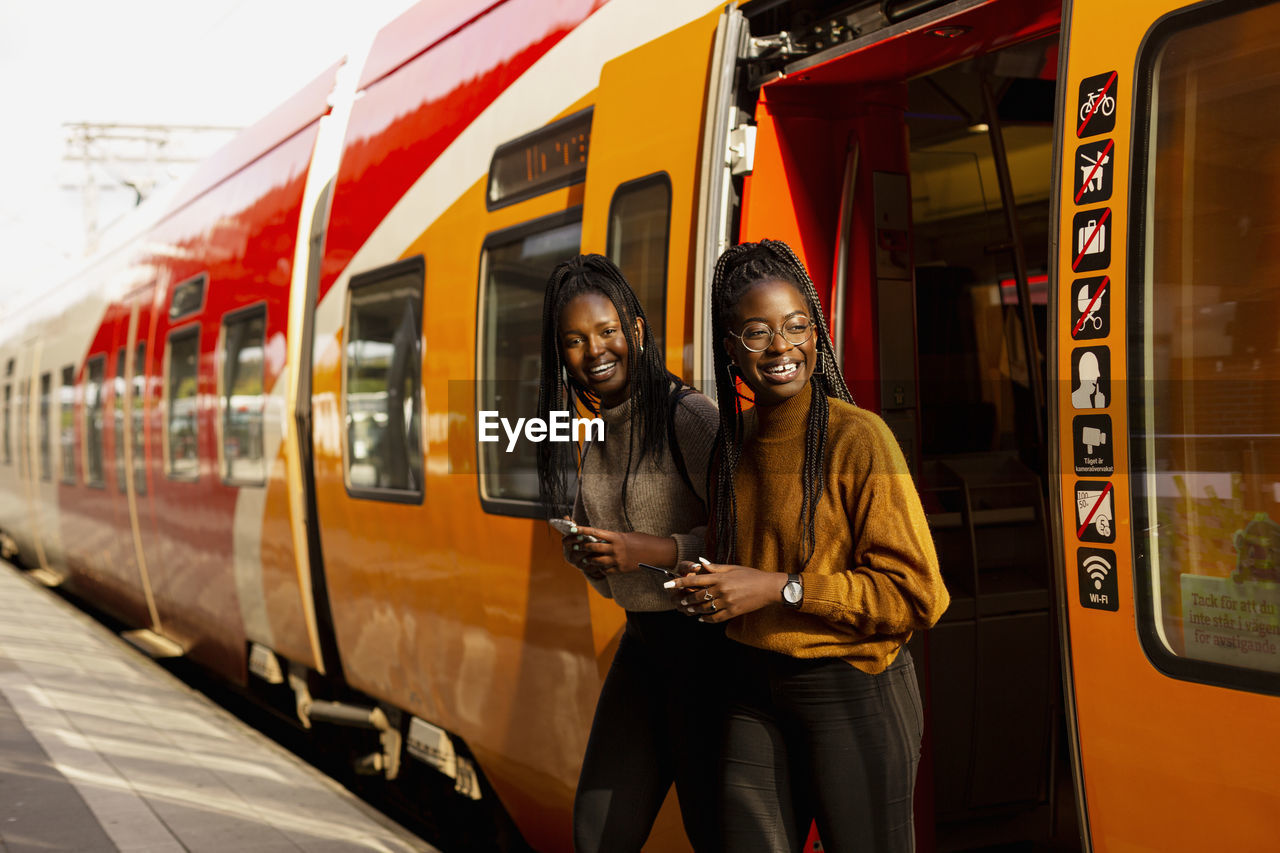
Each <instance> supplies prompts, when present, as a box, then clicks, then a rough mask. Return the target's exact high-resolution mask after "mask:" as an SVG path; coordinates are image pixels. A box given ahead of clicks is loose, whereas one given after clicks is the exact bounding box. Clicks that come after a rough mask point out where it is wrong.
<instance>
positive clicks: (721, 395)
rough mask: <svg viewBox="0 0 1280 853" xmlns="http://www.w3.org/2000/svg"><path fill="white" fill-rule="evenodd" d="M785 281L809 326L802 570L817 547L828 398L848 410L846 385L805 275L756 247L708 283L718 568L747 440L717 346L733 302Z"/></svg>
mask: <svg viewBox="0 0 1280 853" xmlns="http://www.w3.org/2000/svg"><path fill="white" fill-rule="evenodd" d="M768 281H783V282H786V283H788V284H790V285H791V286H793V287H794V288H795V289H796V290H798V291H800V295H801V296H803V297H804V300H805V303H806V305H807V308H808V313H809V317H810V319H811V320H812V321H813V324H814V326H815V332H814V336H815V338H816V344H817V346H816V351H817V364H815V365H814V367H813V373H812V374H811V375H810V377H809V382H810V383H811V384H812V385H813V387H814V393H813V402H812V403H811V404H810V406H809V418H808V422H807V423H806V424H805V433H804V471H803V473H802V475H801V476H802V481H801V482H802V486H803V498H802V502H801V505H800V520H801V525H802V527H801V533H802V541H803V542H804V553H803V554H801V557H802V565H808V563H809V558H810V557H812V556H813V552H814V549H815V547H816V542H815V537H816V534H815V532H814V527H815V525H814V515H815V513H816V511H817V506H818V499H819V497H820V496H821V494H822V482H823V479H824V474H825V468H826V456H825V451H826V444H827V421H828V417H829V413H830V407H829V405H828V403H827V398H828V397H835V398H837V399H840V400H844V401H845V402H846V403H852V402H853V395H852V394H850V393H849V387H848V385H846V384H845V381H844V374H843V373H842V372H841V370H840V367H839V364H838V362H837V361H836V357H835V349H834V347H833V346H832V344H831V334H830V332H829V331H828V330H827V320H826V317H825V315H824V314H823V313H822V303H821V302H820V301H819V300H818V291H817V290H815V289H814V286H813V281H811V280H810V278H809V273H808V272H807V271H806V270H805V268H804V264H802V263H801V262H800V259H799V258H797V257H796V255H795V252H793V251H792V250H791V247H790V246H788V245H787V244H786V243H783V242H781V241H778V240H761V241H760V242H759V243H743V244H741V245H738V246H733V247H731V248H729V249H727V250H726V251H725V253H724V254H722V255H721V256H720V259H719V260H718V261H716V270H715V277H714V278H713V279H712V282H711V339H712V341H713V342H715V344H716V345H714V346H713V347H712V351H713V352H714V359H715V361H714V365H715V377H716V403H717V404H718V405H719V407H720V432H719V437H718V444H719V449H720V456H719V462H720V464H719V466H718V469H717V472H716V507H715V547H716V559H717V562H721V563H731V562H733V561H734V559H736V556H735V554H734V551H735V547H734V531H735V530H736V528H737V522H738V502H737V495H736V493H735V492H734V482H733V481H734V474H735V473H736V472H737V470H738V462H739V460H740V459H741V458H742V443H743V440H744V438H745V436H744V427H743V420H742V400H741V397H740V395H739V393H738V388H737V384H736V383H735V381H734V365H733V362H732V360H731V359H730V358H729V354H728V353H727V352H726V351H725V348H724V347H723V346H720V345H718V344H719V342H720V341H723V340H725V339H726V338H728V337H729V334H730V332H731V331H736V329H734V328H733V320H734V317H733V312H734V309H735V308H737V305H738V301H739V300H740V299H741V298H742V296H743V294H745V293H746V292H747V291H748V290H749V289H751V288H752V287H753V286H755V285H757V284H760V283H762V282H768Z"/></svg>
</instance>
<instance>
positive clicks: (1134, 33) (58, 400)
mask: <svg viewBox="0 0 1280 853" xmlns="http://www.w3.org/2000/svg"><path fill="white" fill-rule="evenodd" d="M1277 45H1280V3H1275V2H1259V0H1205V1H1204V2H1188V1H1187V0H1130V2H1126V3H1115V2H1103V0H1066V2H1059V0H884V2H879V1H878V0H875V1H874V2H873V1H872V0H856V1H855V2H849V0H747V2H741V3H733V2H731V3H724V2H719V3H710V2H704V0H607V1H606V0H554V2H552V0H456V2H449V3H443V2H434V0H426V2H422V3H420V4H418V5H417V6H415V7H413V8H411V9H409V10H408V11H406V12H405V13H404V14H403V15H402V16H400V17H399V18H397V19H396V20H394V21H393V22H391V23H389V24H387V25H386V26H385V27H384V28H382V29H381V30H379V31H378V32H377V34H376V36H374V37H373V38H372V39H371V40H369V41H368V42H367V43H364V44H362V45H358V46H355V47H353V49H352V51H351V52H350V53H349V54H348V55H347V56H345V57H344V58H343V59H342V60H341V61H339V62H336V63H335V64H334V65H333V66H332V67H330V68H328V69H326V70H325V71H324V72H323V73H322V74H321V75H320V76H318V77H317V78H316V79H315V80H314V82H312V83H311V84H309V85H308V86H307V87H306V88H304V89H303V90H302V91H300V92H299V93H297V95H295V96H294V97H293V98H291V99H290V100H288V101H287V102H286V103H284V104H283V105H281V106H280V107H279V108H278V109H276V110H274V111H273V112H271V113H270V114H269V115H268V116H267V117H266V118H264V119H263V120H262V121H260V122H259V123H258V124H256V125H254V126H252V127H251V128H249V129H247V130H246V131H244V132H242V133H241V134H240V135H239V136H237V137H236V138H235V139H234V140H233V141H232V142H230V143H229V144H228V145H227V146H226V147H225V148H224V149H223V150H221V151H220V152H219V153H217V154H216V155H215V156H213V157H212V158H211V159H210V160H209V161H207V162H206V163H204V164H203V165H202V166H201V167H200V168H199V169H198V170H197V171H196V172H195V173H194V174H193V176H192V177H191V178H190V179H189V180H188V181H187V182H186V183H185V184H184V185H183V186H182V188H181V189H180V190H178V191H177V192H175V193H174V194H172V195H171V196H170V197H169V198H168V199H167V200H165V201H164V202H163V203H162V204H158V205H150V206H148V208H146V209H144V210H141V211H139V216H138V218H137V219H136V220H135V221H134V222H133V224H132V225H131V226H130V228H129V229H128V231H127V233H122V234H119V235H117V239H115V241H114V242H113V243H112V244H111V245H109V246H107V247H106V248H105V249H104V250H103V251H101V252H100V253H98V254H97V255H95V256H94V257H93V258H91V259H89V260H87V261H86V263H85V264H84V266H83V267H82V268H81V269H80V270H79V271H78V272H77V273H76V274H75V275H74V276H72V277H71V278H70V279H69V280H67V281H65V282H62V283H56V282H45V283H36V284H33V287H32V288H31V290H30V298H29V299H27V300H25V301H24V304H20V305H14V306H9V310H7V311H6V312H5V313H4V315H3V318H2V319H0V394H2V395H3V396H2V397H0V406H2V407H3V408H2V410H0V416H2V418H3V420H2V422H0V531H2V534H0V547H2V548H3V550H4V552H5V554H6V555H7V556H11V557H15V558H16V559H17V560H19V561H20V562H21V564H22V565H23V566H24V567H25V570H26V571H28V572H30V574H31V575H32V576H33V577H34V578H36V579H39V580H42V581H43V582H45V583H48V584H50V585H58V586H62V587H64V588H65V589H67V590H70V591H71V592H73V593H74V594H75V595H76V596H78V597H80V598H82V599H84V600H86V601H89V602H91V603H93V605H94V606H95V607H98V608H100V609H101V610H103V611H104V612H107V613H109V614H111V616H113V617H114V618H115V619H116V620H118V621H119V622H120V623H122V624H123V625H124V626H125V627H126V628H127V629H128V630H127V632H126V636H127V637H128V638H129V639H130V640H131V641H132V642H134V643H135V644H136V645H138V646H139V647H141V648H143V649H145V650H147V651H148V652H149V653H151V654H153V655H156V656H160V657H175V656H182V657H185V658H188V659H190V660H192V661H194V662H195V663H197V664H198V665H200V666H202V667H204V668H207V669H208V670H210V671H212V672H213V673H215V674H217V675H218V676H219V677H220V678H223V679H225V680H227V681H228V682H230V683H232V684H234V685H238V686H239V687H241V688H243V689H246V690H250V691H254V692H256V693H258V694H261V695H262V696H264V697H269V698H270V699H271V701H276V702H279V703H281V704H283V705H284V706H285V707H286V709H288V710H290V711H291V712H292V713H294V715H295V716H296V718H297V719H298V721H299V722H300V724H305V725H309V726H313V727H315V728H316V730H317V731H320V730H321V729H323V731H325V732H348V731H349V732H351V737H352V738H353V739H355V740H354V742H356V743H358V744H361V748H360V749H358V750H355V754H354V755H353V760H354V761H356V762H357V763H359V764H360V766H361V767H362V769H363V770H364V771H366V772H369V773H373V774H379V775H381V776H383V777H385V778H386V779H387V780H388V783H389V784H394V783H395V780H397V779H398V778H402V777H405V776H407V775H409V774H410V772H411V771H412V772H413V773H419V774H423V773H425V774H428V775H429V776H430V777H431V778H436V779H439V780H443V781H444V785H443V787H442V790H443V791H444V794H442V796H450V797H456V798H457V802H458V803H466V804H471V805H476V804H479V805H483V806H485V807H486V808H488V809H490V810H491V811H490V812H487V813H486V814H491V815H492V816H495V817H494V818H493V825H495V826H496V825H498V824H499V823H501V822H505V823H503V825H507V826H509V827H512V829H511V830H510V832H508V833H507V834H506V836H504V837H505V839H506V840H505V842H503V841H502V839H498V840H494V841H493V842H492V843H494V844H498V843H500V842H501V843H508V842H509V843H510V844H513V845H517V846H518V845H528V846H530V847H533V848H536V849H540V850H563V849H569V848H570V846H571V810H572V798H573V791H574V786H575V782H576V777H577V771H578V767H579V763H580V761H581V757H582V753H583V751H584V748H585V744H586V737H587V733H588V730H589V728H590V723H591V718H592V712H593V708H594V704H595V698H596V696H597V694H598V691H599V688H600V684H601V681H602V678H603V675H604V673H605V672H606V670H607V668H608V665H609V662H610V660H611V656H612V653H613V650H614V648H615V647H616V644H617V641H618V638H619V632H620V629H621V626H622V624H623V614H622V612H621V611H620V610H619V609H618V608H617V607H616V606H614V605H613V604H612V602H609V601H607V600H604V599H602V598H601V597H599V596H598V595H596V594H595V593H593V592H591V591H590V590H589V588H588V586H587V585H586V584H585V582H584V581H583V579H582V578H581V576H580V575H579V574H578V573H577V572H575V571H573V570H571V569H569V568H568V567H567V566H566V565H565V564H564V563H563V561H562V559H561V556H560V550H559V541H558V537H557V536H556V535H555V534H553V533H552V532H551V531H550V530H549V529H548V527H547V525H546V523H545V521H544V520H543V519H542V518H541V513H540V509H539V507H538V505H537V500H536V498H537V484H536V474H535V463H534V455H533V452H532V449H531V448H530V447H527V446H522V447H518V448H516V450H515V451H514V452H511V453H508V452H506V449H505V448H504V447H502V446H500V445H495V444H481V443H479V442H477V440H476V421H477V412H479V411H481V410H498V411H501V412H503V414H508V413H510V415H511V416H527V415H531V414H533V413H534V410H535V407H536V390H537V388H536V383H537V369H538V341H539V331H538V319H537V318H538V317H539V308H540V306H541V300H542V290H543V286H544V283H545V280H546V277H547V274H548V272H549V270H550V269H551V267H552V266H553V265H554V263H555V262H556V261H558V260H560V259H561V258H563V257H565V256H568V255H572V254H575V253H577V252H579V251H582V252H600V253H602V254H607V255H609V256H610V257H612V258H613V259H614V260H615V261H617V262H618V263H619V265H620V266H621V268H622V269H623V271H624V272H625V273H626V275H627V277H628V278H629V280H630V281H631V282H632V284H633V286H634V287H635V289H636V291H637V293H638V295H639V296H640V299H641V302H642V304H644V306H645V309H646V313H647V314H648V316H649V318H650V321H651V324H652V325H653V326H654V330H655V332H656V334H657V339H658V341H659V342H660V344H661V346H662V347H663V350H664V352H665V355H666V359H667V363H668V365H669V367H670V369H671V370H672V371H674V372H675V373H677V374H678V375H680V376H681V377H683V378H684V379H685V380H686V381H688V382H690V383H692V384H694V385H698V386H701V387H709V385H708V380H709V379H710V374H711V366H710V365H711V356H710V353H711V347H712V346H713V345H715V342H714V341H711V340H710V339H709V337H710V328H711V325H710V319H709V317H708V290H709V283H710V273H711V270H712V268H713V265H714V262H715V259H716V257H717V256H718V254H719V253H720V252H721V251H722V250H723V249H724V248H725V247H727V246H729V245H731V244H733V243H735V242H741V241H747V240H756V239H760V238H763V237H769V238H774V239H781V240H785V241H787V242H788V243H790V244H791V245H792V246H794V247H795V248H796V251H797V253H798V254H799V256H800V257H801V258H802V259H803V261H804V262H805V264H806V266H807V267H808V269H809V270H810V271H811V273H812V277H813V279H814V282H815V284H816V286H817V288H818V290H819V292H820V295H821V297H822V299H823V301H824V308H825V310H826V312H827V314H828V318H829V321H830V326H831V329H832V334H833V337H834V340H835V344H836V350H837V353H838V354H839V355H840V357H841V358H842V362H843V368H844V371H845V373H846V375H847V376H848V378H849V381H850V386H851V389H852V391H853V394H854V397H855V399H856V400H857V402H858V404H859V405H862V406H865V407H867V408H870V409H872V410H874V411H876V412H878V413H879V414H880V415H881V416H882V417H883V418H884V419H885V421H886V422H887V423H888V424H889V426H890V428H891V429H892V430H893V431H894V434H895V435H896V436H897V437H898V438H899V440H900V442H901V444H902V446H903V449H904V451H905V453H906V456H907V458H908V460H909V462H910V464H911V466H912V469H913V470H914V472H915V473H916V477H917V482H918V486H919V490H920V493H921V496H922V500H923V501H924V504H925V507H926V511H927V514H928V517H929V521H930V526H931V529H932V530H933V534H934V538H935V542H936V544H937V547H938V552H939V556H940V560H941V565H942V570H943V575H944V579H945V581H946V583H947V585H948V588H949V590H950V591H951V595H952V602H953V603H952V605H951V607H950V609H949V611H948V612H947V613H946V614H945V615H944V617H943V618H942V620H941V621H940V622H939V624H938V625H937V626H936V627H935V628H934V629H932V630H931V631H929V632H926V633H925V634H923V635H920V636H917V637H915V638H913V640H912V650H913V653H914V655H915V658H916V660H917V662H918V665H919V670H920V679H921V691H922V695H923V696H924V698H925V705H926V735H925V739H924V744H923V759H922V764H921V771H920V776H919V780H918V783H917V792H916V813H917V827H918V833H917V835H918V840H919V844H920V846H921V848H922V849H936V850H960V849H972V848H974V847H976V846H979V845H985V844H1010V843H1018V842H1022V843H1027V842H1030V843H1033V844H1050V845H1054V844H1056V845H1059V846H1060V847H1062V846H1063V845H1065V847H1066V849H1070V848H1071V847H1074V846H1075V845H1077V844H1078V845H1079V847H1080V848H1081V849H1087V850H1099V851H1131V850H1163V851H1178V850H1186V851H1192V850H1204V849H1240V850H1245V849H1270V848H1272V847H1274V846H1275V844H1277V843H1280V842H1277V839H1280V785H1277V784H1276V781H1275V779H1276V774H1275V769H1274V768H1275V767H1276V765H1277V763H1278V762H1280V727H1278V726H1276V725H1274V721H1275V720H1276V719H1277V716H1278V715H1280V700H1278V699H1277V695H1278V694H1280V650H1278V647H1280V637H1278V635H1280V617H1277V611H1278V609H1280V525H1278V524H1277V520H1280V477H1278V475H1277V474H1276V471H1280V467H1277V464H1276V463H1277V462H1280V442H1278V440H1277V433H1278V432H1280V430H1277V424H1280V411H1278V407H1277V403H1276V400H1277V399H1280V396H1277V395H1276V394H1275V393H1274V385H1273V384H1272V383H1273V382H1274V377H1275V376H1277V375H1280V344H1278V343H1277V341H1280V338H1278V337H1277V334H1276V329H1277V325H1278V321H1280V307H1278V306H1280V291H1278V290H1277V287H1276V285H1275V282H1276V281H1277V280H1278V276H1277V273H1280V249H1277V246H1278V245H1280V242H1278V241H1277V240H1276V239H1275V238H1276V235H1277V234H1278V233H1280V155H1277V153H1276V152H1277V151H1280V146H1277V144H1276V142H1277V140H1278V139H1280V85H1277V81H1278V80H1280V48H1278V47H1277ZM1273 468H1274V469H1276V470H1272V469H1273ZM335 736H336V735H335ZM361 738H363V740H361ZM677 809H678V807H677V805H676V804H675V802H674V800H673V799H672V800H669V801H668V802H667V804H666V805H665V806H664V809H663V811H662V813H661V815H660V817H659V820H658V823H657V825H656V826H655V828H654V831H653V835H652V836H651V838H650V841H649V844H648V845H647V849H653V850H678V849H687V842H686V841H685V840H684V838H683V834H682V832H681V830H680V825H679V818H678V810H677ZM499 817H500V818H501V820H499ZM486 843H488V842H486Z"/></svg>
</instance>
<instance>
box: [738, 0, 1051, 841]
mask: <svg viewBox="0 0 1280 853" xmlns="http://www.w3.org/2000/svg"><path fill="white" fill-rule="evenodd" d="M798 5H799V4H797V6H798ZM805 5H806V8H804V9H792V8H789V7H787V6H785V5H782V6H780V5H779V4H765V5H763V6H761V11H760V12H758V13H753V10H752V7H751V6H750V5H748V6H747V7H745V8H744V12H745V14H746V16H747V18H748V22H749V25H750V34H751V38H750V40H749V43H748V45H747V50H746V52H745V53H746V56H745V60H744V65H745V69H744V72H743V73H744V76H745V78H746V86H745V87H744V88H745V89H747V90H751V89H753V88H758V92H759V94H758V98H757V100H756V102H755V104H754V117H755V120H756V124H757V144H756V151H755V163H754V171H753V173H752V174H751V176H750V177H749V178H747V180H746V182H745V184H744V187H743V199H744V201H743V208H742V227H741V234H740V239H741V240H756V239H760V238H762V237H771V238H778V239H784V240H786V241H788V242H789V243H791V244H792V245H793V246H794V247H795V248H796V249H797V251H798V252H799V254H800V255H801V257H802V258H803V260H804V261H805V263H806V266H807V267H808V268H809V270H810V272H811V273H812V275H813V278H814V281H815V284H816V286H817V288H818V290H819V293H820V295H822V296H823V298H824V300H825V301H826V308H827V310H828V312H829V313H830V314H831V316H832V331H833V335H834V337H835V339H836V346H837V352H839V353H840V354H841V356H842V361H843V367H844V371H845V374H846V377H847V378H848V380H849V384H850V387H851V390H852V391H853V393H854V397H855V399H856V400H857V401H858V403H859V404H860V405H862V406H864V407H866V408H869V409H872V410H874V411H877V412H878V413H879V414H880V415H881V416H882V417H884V419H885V420H886V422H887V423H888V424H889V426H890V428H891V429H893V431H894V433H895V434H896V435H897V437H898V439H899V441H900V443H901V444H902V446H903V448H904V451H905V452H906V455H907V457H908V460H909V462H910V463H911V464H912V466H913V468H914V470H915V471H916V475H917V482H918V484H919V488H920V491H921V497H922V499H923V501H924V503H925V507H926V511H927V513H928V515H929V522H930V525H931V528H932V530H933V532H934V537H935V541H936V543H937V546H938V550H939V556H940V560H941V563H942V568H943V574H944V578H945V580H946V583H947V586H948V589H949V590H950V591H951V595H952V604H951V607H950V609H949V610H948V612H947V613H946V614H945V615H944V616H943V619H942V621H941V622H940V623H939V625H938V626H937V627H936V628H935V629H933V630H932V631H930V632H927V633H926V634H925V635H923V636H920V637H917V638H916V639H915V641H914V642H913V646H912V652H913V654H914V656H915V657H916V660H917V663H918V672H919V673H920V678H921V682H922V683H921V692H922V695H924V697H925V702H926V712H927V726H926V730H927V731H926V736H925V746H924V760H923V762H922V766H921V772H920V778H919V782H918V784H917V803H916V806H917V827H918V837H919V840H920V846H921V847H922V848H923V849H931V848H932V849H941V850H957V849H971V848H974V847H977V846H983V845H991V844H1000V843H1012V842H1026V841H1031V842H1038V843H1042V844H1048V843H1053V844H1062V845H1064V846H1067V847H1069V846H1070V845H1071V844H1072V843H1073V838H1072V834H1073V830H1074V825H1075V820H1074V810H1073V809H1072V807H1071V798H1070V793H1071V784H1070V776H1069V773H1068V772H1067V763H1066V762H1065V761H1062V762H1060V761H1059V760H1058V759H1059V757H1060V753H1063V752H1064V751H1065V737H1064V736H1063V735H1064V734H1065V727H1064V726H1063V724H1062V718H1061V713H1060V701H1059V692H1060V691H1059V689H1058V685H1059V684H1060V677H1059V676H1060V671H1059V668H1058V655H1057V644H1058V637H1057V631H1056V624H1055V622H1056V620H1055V617H1054V609H1053V602H1054V582H1053V571H1052V566H1053V560H1052V551H1051V548H1050V541H1051V537H1050V528H1051V525H1052V517H1051V516H1050V514H1049V511H1048V500H1047V489H1048V482H1049V470H1048V467H1047V454H1046V448H1045V439H1044V434H1045V410H1044V402H1043V401H1044V374H1043V370H1044V365H1043V361H1042V360H1041V356H1040V354H1041V353H1043V352H1044V351H1045V344H1046V340H1045V332H1046V328H1047V327H1046V316H1045V305H1046V291H1047V288H1046V280H1047V272H1048V235H1049V231H1048V222H1049V220H1050V203H1049V198H1050V173H1051V165H1052V148H1053V138H1054V133H1053V128H1054V108H1053V104H1054V97H1055V80H1056V77H1057V53H1058V50H1057V46H1058V29H1059V21H1060V8H1059V4H1058V3H1056V2H975V3H949V4H894V3H886V4H881V5H880V8H879V9H877V10H874V12H873V11H865V12H863V13H859V12H853V13H848V12H842V11H838V12H836V13H833V14H832V15H831V16H830V17H829V18H824V17H823V16H822V15H821V14H816V15H815V13H814V10H813V9H812V8H809V6H810V5H811V4H805ZM912 6H914V8H916V9H923V10H925V11H918V12H914V13H913V12H912V11H911V10H910V8H908V7H912ZM895 8H902V9H904V10H905V11H902V12H897V11H895Z"/></svg>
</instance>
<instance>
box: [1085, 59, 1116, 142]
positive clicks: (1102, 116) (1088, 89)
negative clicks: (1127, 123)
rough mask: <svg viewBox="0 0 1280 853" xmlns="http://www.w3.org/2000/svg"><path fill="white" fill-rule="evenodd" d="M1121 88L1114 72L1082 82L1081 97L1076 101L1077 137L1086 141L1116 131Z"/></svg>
mask: <svg viewBox="0 0 1280 853" xmlns="http://www.w3.org/2000/svg"><path fill="white" fill-rule="evenodd" d="M1119 88H1120V86H1119V82H1118V81H1117V76H1116V72H1114V71H1105V72H1103V73H1102V74H1095V75H1093V76H1092V77H1086V78H1084V79H1083V80H1081V81H1080V95H1079V98H1078V99H1077V100H1076V136H1077V137H1079V138H1080V139H1086V138H1088V137H1090V136H1100V135H1101V134H1104V133H1110V132H1111V131H1113V130H1115V127H1116V102H1117V100H1118V99H1119Z"/></svg>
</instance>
